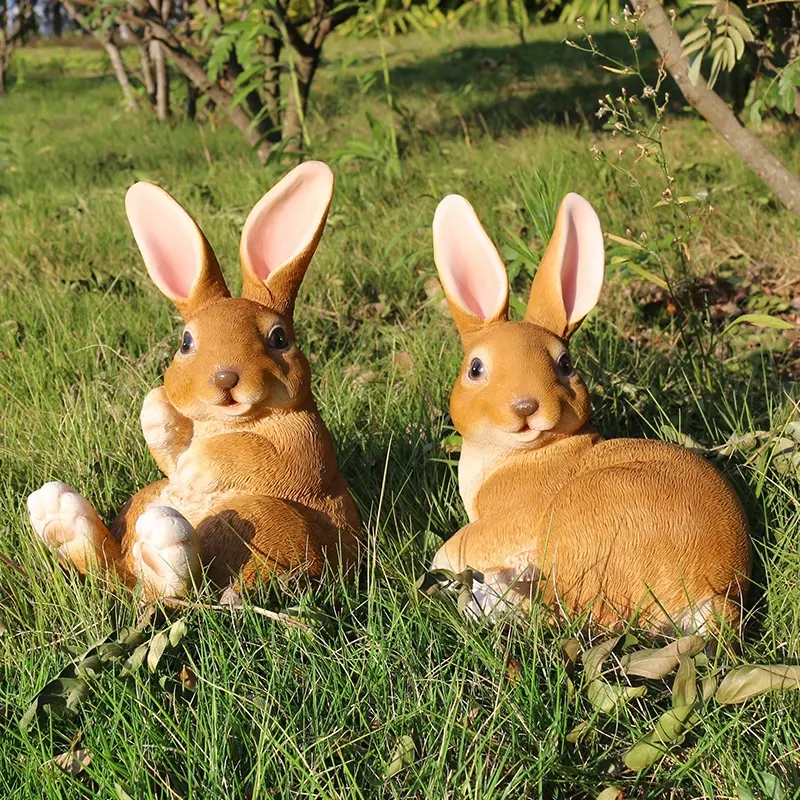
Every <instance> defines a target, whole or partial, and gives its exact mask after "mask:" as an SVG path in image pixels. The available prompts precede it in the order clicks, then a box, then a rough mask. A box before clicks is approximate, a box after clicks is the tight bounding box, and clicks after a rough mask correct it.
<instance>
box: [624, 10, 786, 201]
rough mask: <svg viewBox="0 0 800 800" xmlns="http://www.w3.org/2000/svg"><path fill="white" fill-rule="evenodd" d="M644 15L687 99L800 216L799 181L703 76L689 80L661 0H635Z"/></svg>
mask: <svg viewBox="0 0 800 800" xmlns="http://www.w3.org/2000/svg"><path fill="white" fill-rule="evenodd" d="M633 3H634V7H635V9H636V11H637V12H638V13H639V14H641V15H642V22H643V23H644V26H645V28H646V29H647V32H648V33H649V34H650V38H651V39H652V40H653V44H655V46H656V49H657V50H658V52H659V53H660V54H661V57H662V58H663V60H664V66H665V67H666V68H667V70H669V74H670V75H671V76H672V78H673V79H674V80H675V83H677V84H678V88H679V89H680V90H681V92H682V93H683V96H684V97H685V98H686V102H687V103H689V105H691V106H692V107H693V108H695V109H696V110H697V111H698V112H699V113H700V114H701V115H702V116H703V117H704V118H705V119H706V120H707V121H708V122H709V123H710V124H711V127H712V128H713V129H714V130H715V131H716V132H717V133H719V134H720V135H721V136H722V137H723V138H724V139H725V141H726V142H728V144H729V145H730V146H731V147H732V148H733V149H734V150H735V151H736V152H737V153H738V154H739V156H740V157H741V158H742V160H743V161H744V162H745V164H747V166H748V167H750V169H751V170H753V172H755V174H756V175H758V177H759V178H761V180H762V181H764V183H766V184H767V186H769V188H770V189H772V191H773V192H775V194H776V195H777V197H778V198H779V199H780V200H781V202H782V203H783V204H784V205H785V206H786V207H787V208H788V209H789V210H790V211H792V212H793V213H794V214H796V215H797V216H800V181H798V179H797V178H795V177H794V176H793V175H792V174H791V173H790V172H789V171H788V170H787V169H786V167H784V166H783V164H782V163H781V162H780V161H779V160H778V159H777V158H775V156H773V155H772V153H770V152H769V150H767V148H766V147H765V146H764V144H763V143H762V142H761V140H760V139H759V138H758V137H757V136H756V135H755V134H754V133H752V132H751V131H749V130H747V128H745V127H743V126H742V125H741V124H740V123H739V121H738V120H737V119H736V116H735V114H734V113H733V111H731V109H730V107H729V106H728V104H727V103H726V102H725V101H724V100H723V99H722V98H721V97H720V96H719V95H718V94H717V93H716V92H715V91H714V90H713V89H710V88H709V86H708V84H707V83H706V81H705V79H704V78H703V77H702V76H700V77H699V78H698V79H697V83H696V84H693V83H692V82H691V80H690V79H689V61H688V59H686V58H685V57H684V56H683V55H682V53H681V42H680V37H679V36H678V33H677V31H676V30H675V28H674V26H673V25H672V22H671V21H670V19H669V17H668V16H667V13H666V11H664V7H663V6H662V5H661V1H660V0H633Z"/></svg>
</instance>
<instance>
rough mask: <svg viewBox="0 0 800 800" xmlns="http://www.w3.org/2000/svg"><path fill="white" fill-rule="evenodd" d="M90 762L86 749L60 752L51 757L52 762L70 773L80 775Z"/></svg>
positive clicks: (90, 758)
mask: <svg viewBox="0 0 800 800" xmlns="http://www.w3.org/2000/svg"><path fill="white" fill-rule="evenodd" d="M91 763H92V757H91V755H90V754H89V752H88V751H87V750H73V751H70V752H67V753H61V754H60V755H57V756H56V757H55V758H54V759H53V764H55V765H56V766H57V767H58V768H59V769H63V770H64V772H68V773H69V774H70V775H80V774H81V772H83V770H84V769H85V768H86V767H88V766H89V764H91Z"/></svg>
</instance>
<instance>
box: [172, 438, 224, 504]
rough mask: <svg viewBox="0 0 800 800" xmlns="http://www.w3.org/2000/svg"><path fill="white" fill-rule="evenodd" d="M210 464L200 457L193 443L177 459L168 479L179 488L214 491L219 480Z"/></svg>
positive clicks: (217, 486)
mask: <svg viewBox="0 0 800 800" xmlns="http://www.w3.org/2000/svg"><path fill="white" fill-rule="evenodd" d="M211 466H212V465H211V464H210V463H209V462H208V461H207V460H206V459H205V458H203V457H202V454H201V452H200V449H199V448H198V447H197V445H195V446H194V447H192V448H190V449H189V450H187V451H186V452H185V453H184V454H183V455H182V456H181V457H180V458H179V459H178V463H177V465H176V468H175V472H174V473H173V474H172V475H171V476H170V480H171V481H173V482H174V483H177V484H178V485H179V486H180V487H181V488H183V489H188V490H189V491H192V492H199V493H205V492H214V491H217V490H218V489H219V488H220V485H221V481H220V479H219V475H218V474H216V471H215V470H212V469H211Z"/></svg>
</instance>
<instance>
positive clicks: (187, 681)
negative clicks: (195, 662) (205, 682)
mask: <svg viewBox="0 0 800 800" xmlns="http://www.w3.org/2000/svg"><path fill="white" fill-rule="evenodd" d="M178 680H179V681H180V682H181V683H182V684H183V686H184V688H186V689H190V690H191V691H194V690H195V689H196V688H197V675H195V674H194V670H193V669H192V668H191V667H190V666H188V665H187V664H184V665H183V666H182V667H181V671H180V672H179V673H178Z"/></svg>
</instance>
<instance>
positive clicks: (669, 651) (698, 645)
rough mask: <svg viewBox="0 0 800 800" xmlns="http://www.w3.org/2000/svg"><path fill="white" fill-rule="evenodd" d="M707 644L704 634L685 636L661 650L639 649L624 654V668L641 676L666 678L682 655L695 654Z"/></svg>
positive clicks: (627, 672) (627, 671)
mask: <svg viewBox="0 0 800 800" xmlns="http://www.w3.org/2000/svg"><path fill="white" fill-rule="evenodd" d="M705 646H706V642H705V639H703V637H702V636H684V637H683V638H682V639H677V640H676V641H674V642H672V643H671V644H668V645H667V646H666V647H662V648H661V649H659V650H639V651H638V652H636V653H631V654H630V655H627V656H624V657H623V659H622V668H623V670H625V673H626V674H628V675H638V676H639V677H640V678H652V679H654V680H657V679H659V678H666V677H667V675H669V674H670V673H671V672H672V671H673V670H674V669H675V667H677V666H678V664H679V663H680V656H690V657H691V656H695V655H697V654H698V653H699V652H700V651H701V650H702V649H703V648H704V647H705Z"/></svg>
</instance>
